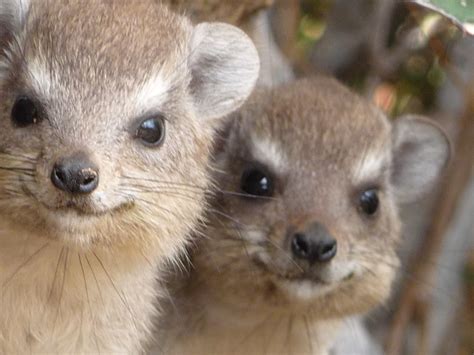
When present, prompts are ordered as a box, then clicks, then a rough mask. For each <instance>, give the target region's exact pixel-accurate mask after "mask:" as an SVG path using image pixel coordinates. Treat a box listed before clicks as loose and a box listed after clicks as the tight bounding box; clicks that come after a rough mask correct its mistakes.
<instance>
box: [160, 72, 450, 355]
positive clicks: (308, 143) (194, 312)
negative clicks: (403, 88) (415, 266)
mask: <svg viewBox="0 0 474 355" xmlns="http://www.w3.org/2000/svg"><path fill="white" fill-rule="evenodd" d="M236 116H238V117H236V120H234V121H231V123H230V125H231V126H230V129H229V130H228V134H227V135H226V137H227V138H226V139H225V140H224V142H223V144H222V146H221V147H220V148H219V153H217V156H216V164H217V167H218V170H219V171H222V173H220V174H218V175H217V176H216V179H217V182H218V186H219V188H220V190H221V192H220V193H219V194H218V197H217V198H216V200H215V201H214V202H213V208H212V209H211V212H210V213H209V226H208V227H207V229H206V230H205V234H206V236H205V237H204V238H202V240H200V241H199V243H198V244H197V246H196V248H195V250H194V255H193V257H192V267H191V268H190V269H191V271H190V276H189V278H188V279H186V280H184V281H183V282H182V283H181V284H180V285H179V286H178V287H177V288H176V290H175V295H174V297H175V298H174V299H173V302H172V303H173V305H172V306H170V309H169V313H168V318H167V321H166V323H163V324H162V325H161V326H162V328H161V329H160V331H164V332H165V333H163V335H164V338H163V339H162V342H161V343H160V344H161V345H162V349H164V351H163V353H166V354H327V353H328V349H329V348H330V347H331V346H332V341H333V337H334V336H335V335H336V333H337V329H338V327H339V325H340V324H342V323H343V322H344V318H346V317H349V316H353V315H356V314H361V313H364V312H366V311H368V310H370V309H371V308H373V307H374V306H376V305H378V304H380V303H381V302H382V301H384V300H385V299H386V298H387V296H388V295H389V293H390V287H391V284H392V281H393V279H394V277H395V274H396V271H397V266H398V260H397V256H396V245H397V241H398V240H399V236H400V220H399V217H398V212H397V206H399V204H400V203H403V202H407V201H410V200H412V199H414V198H416V197H417V196H419V194H420V193H422V192H424V191H426V190H427V189H429V188H430V187H432V186H433V184H434V182H435V180H436V178H437V177H438V175H439V174H440V172H441V170H442V168H443V166H444V165H445V164H446V162H447V160H448V158H449V153H450V149H449V143H448V141H447V138H446V136H445V135H444V133H443V132H442V131H441V130H440V129H439V128H438V127H437V126H435V125H434V124H432V123H431V122H430V121H428V120H427V119H422V118H417V117H404V118H399V119H397V120H395V121H394V122H393V123H390V122H389V120H388V119H387V118H386V117H384V115H383V114H382V113H381V112H380V111H379V110H378V109H376V108H375V107H373V106H372V105H370V104H368V103H366V102H365V101H364V100H363V99H362V98H360V97H358V96H357V95H355V94H353V93H352V92H350V91H349V90H348V89H346V88H344V87H343V86H342V85H340V84H339V83H337V82H336V81H335V80H332V79H329V78H324V77H319V78H314V79H310V80H301V81H297V82H295V83H293V84H289V85H286V86H283V87H280V88H276V89H274V90H273V91H265V90H263V91H262V90H260V91H257V92H256V93H255V94H254V95H253V96H252V97H251V99H250V100H249V102H248V103H246V104H245V106H244V108H243V109H241V111H240V112H239V113H238V114H237V115H236ZM166 332H168V334H166Z"/></svg>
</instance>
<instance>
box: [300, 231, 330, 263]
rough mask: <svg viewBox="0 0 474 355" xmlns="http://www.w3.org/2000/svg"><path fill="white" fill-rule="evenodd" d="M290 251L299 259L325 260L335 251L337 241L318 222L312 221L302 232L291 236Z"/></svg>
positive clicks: (310, 260)
mask: <svg viewBox="0 0 474 355" xmlns="http://www.w3.org/2000/svg"><path fill="white" fill-rule="evenodd" d="M291 251H292V253H293V255H294V256H295V257H297V258H299V259H304V260H307V261H309V263H310V264H314V263H315V262H327V261H329V260H331V259H332V258H334V256H335V255H336V253H337V241H336V240H335V239H334V238H333V237H331V235H330V234H329V232H328V231H327V230H326V228H324V227H323V226H322V225H321V224H319V223H313V224H311V225H310V226H309V228H307V229H306V230H305V231H303V232H297V233H295V234H293V235H292V237H291Z"/></svg>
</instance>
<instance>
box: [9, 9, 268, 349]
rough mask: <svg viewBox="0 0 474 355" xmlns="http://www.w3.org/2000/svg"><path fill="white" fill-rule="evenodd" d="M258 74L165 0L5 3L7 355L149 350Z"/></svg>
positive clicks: (243, 55)
mask: <svg viewBox="0 0 474 355" xmlns="http://www.w3.org/2000/svg"><path fill="white" fill-rule="evenodd" d="M258 68H259V61H258V56H257V53H256V50H255V48H254V46H253V44H252V43H251V41H250V40H249V38H248V37H247V36H246V35H244V34H243V33H242V32H241V31H240V30H238V29H237V28H235V27H232V26H229V25H225V24H218V23H215V24H211V23H203V24H199V25H197V26H193V25H192V24H191V23H190V22H189V21H188V20H187V19H186V18H184V17H182V16H178V15H176V14H174V13H172V12H170V11H168V10H167V9H166V8H165V7H164V6H163V5H161V4H160V2H159V1H155V0H1V2H0V292H1V296H0V298H1V310H0V353H2V354H26V353H30V352H32V353H62V354H65V353H92V352H95V353H97V352H99V353H123V352H127V353H137V352H139V351H140V349H141V348H142V345H143V341H144V340H145V339H146V337H147V336H148V335H149V329H150V324H151V320H152V316H153V314H154V313H155V311H154V310H155V306H154V304H153V303H154V302H153V300H154V299H155V297H156V293H160V291H161V289H160V288H157V287H156V279H157V278H159V277H160V275H161V272H160V269H161V268H162V267H163V264H164V263H165V262H166V261H172V260H174V258H175V256H176V254H177V252H178V251H179V250H181V249H182V248H184V245H185V242H186V239H187V238H186V237H185V236H186V235H187V234H188V233H189V232H190V231H191V230H193V229H194V227H195V226H196V222H197V220H198V219H199V216H200V214H201V211H202V209H203V207H204V200H205V194H206V190H207V187H208V185H209V184H208V181H209V178H208V175H209V174H208V168H207V167H208V155H209V151H210V146H211V143H212V140H213V133H214V129H215V128H217V124H218V121H219V120H218V118H219V117H222V116H225V115H227V114H228V113H230V112H231V111H232V110H234V109H236V108H237V107H238V106H240V105H241V103H243V101H244V100H245V99H246V97H247V96H248V95H249V94H250V92H251V90H252V88H253V85H254V83H255V81H256V78H257V76H258ZM188 190H191V191H192V198H186V196H185V194H184V193H183V191H188ZM187 193H188V194H189V192H187Z"/></svg>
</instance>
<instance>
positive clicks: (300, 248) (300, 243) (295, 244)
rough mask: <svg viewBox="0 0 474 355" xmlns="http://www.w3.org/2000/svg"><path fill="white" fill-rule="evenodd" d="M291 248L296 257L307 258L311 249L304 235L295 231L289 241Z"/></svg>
mask: <svg viewBox="0 0 474 355" xmlns="http://www.w3.org/2000/svg"><path fill="white" fill-rule="evenodd" d="M291 250H292V252H293V254H294V255H295V256H296V257H298V258H301V259H306V258H308V257H309V254H310V252H311V251H310V244H309V242H308V239H307V237H306V235H304V234H302V233H296V234H295V235H294V236H293V239H292V241H291Z"/></svg>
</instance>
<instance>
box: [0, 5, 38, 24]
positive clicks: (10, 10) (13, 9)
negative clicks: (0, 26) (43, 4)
mask: <svg viewBox="0 0 474 355" xmlns="http://www.w3.org/2000/svg"><path fill="white" fill-rule="evenodd" d="M30 2H31V0H1V1H0V15H6V16H7V18H8V17H10V18H11V19H12V20H13V21H14V26H15V27H16V28H17V27H19V26H21V25H22V24H23V23H24V22H25V20H26V16H27V14H28V11H29V9H30Z"/></svg>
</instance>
